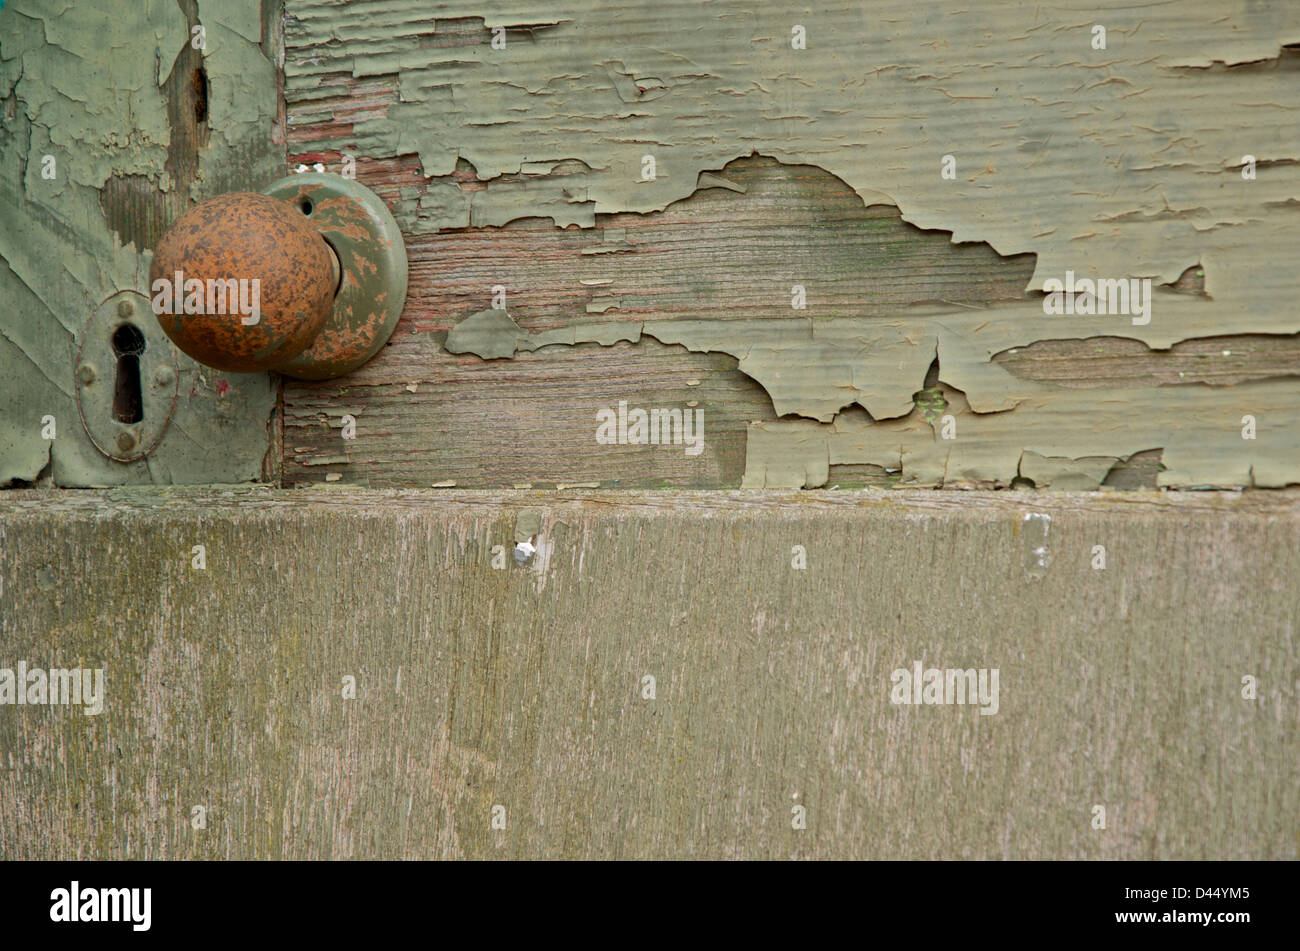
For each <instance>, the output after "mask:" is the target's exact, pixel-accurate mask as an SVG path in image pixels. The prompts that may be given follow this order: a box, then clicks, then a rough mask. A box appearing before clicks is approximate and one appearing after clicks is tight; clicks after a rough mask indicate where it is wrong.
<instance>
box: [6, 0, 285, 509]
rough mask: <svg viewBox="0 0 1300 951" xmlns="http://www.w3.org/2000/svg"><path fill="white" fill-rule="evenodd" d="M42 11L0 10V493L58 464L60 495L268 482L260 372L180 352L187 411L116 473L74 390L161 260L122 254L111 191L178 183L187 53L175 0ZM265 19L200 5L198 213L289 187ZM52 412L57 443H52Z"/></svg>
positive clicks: (28, 0)
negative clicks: (209, 204) (89, 334)
mask: <svg viewBox="0 0 1300 951" xmlns="http://www.w3.org/2000/svg"><path fill="white" fill-rule="evenodd" d="M45 7H46V5H45V4H41V3H39V2H36V0H14V2H13V3H9V4H8V5H7V6H6V7H5V9H4V11H3V13H0V34H3V35H4V37H5V40H4V43H3V46H0V103H3V106H4V107H3V110H2V111H0V128H2V129H3V134H2V135H0V225H2V226H0V300H4V301H5V304H6V306H5V307H4V308H3V309H0V366H3V367H4V370H5V374H6V377H7V379H6V384H5V386H4V387H3V388H0V485H4V484H6V483H9V482H12V481H15V480H17V481H20V482H30V481H32V480H34V479H36V478H37V477H38V476H39V475H40V472H41V470H42V469H44V468H45V467H46V465H47V464H49V463H52V477H53V481H54V482H55V483H56V484H58V485H66V486H85V485H114V484H121V483H140V482H204V483H208V482H241V481H248V480H254V479H258V478H260V477H261V475H262V466H263V457H264V456H265V455H266V452H267V448H268V445H269V442H268V434H267V421H268V418H269V416H270V413H271V409H272V407H273V405H274V398H275V390H274V385H273V383H272V381H271V379H270V378H269V377H268V376H265V375H255V376H234V375H224V374H218V373H215V372H214V371H211V370H209V369H207V368H205V367H201V366H199V365H198V364H195V363H194V362H193V361H191V360H189V359H188V358H186V357H184V356H183V355H180V356H179V359H178V365H179V367H180V401H179V403H178V405H177V408H176V415H175V417H174V419H173V421H172V424H171V426H170V427H169V430H168V435H167V438H165V439H164V440H163V442H162V443H161V444H160V445H159V446H158V448H157V449H156V450H154V451H153V452H152V453H151V454H150V455H149V456H147V457H146V458H145V459H144V460H141V461H139V462H136V463H130V464H120V463H115V462H112V461H110V460H109V459H108V458H107V457H105V456H104V455H102V454H101V453H100V452H99V451H98V450H96V449H95V448H94V446H93V444H92V443H91V442H90V440H89V438H88V437H87V436H86V434H85V431H84V429H83V427H82V424H81V421H80V419H79V417H78V415H77V410H76V404H75V389H74V387H75V382H74V380H73V378H72V371H73V366H74V362H73V358H74V355H75V354H76V350H77V347H78V345H79V342H80V334H81V332H82V329H83V327H84V325H85V323H86V321H87V320H88V319H89V318H90V315H91V313H92V312H93V311H94V310H95V308H96V307H97V306H98V305H99V304H100V303H101V302H102V301H104V300H105V299H107V298H108V297H110V296H111V295H112V294H114V293H116V292H117V291H121V290H134V291H141V292H143V291H147V289H148V269H149V260H150V257H151V254H150V251H149V250H148V249H147V248H143V247H139V246H137V245H136V244H135V243H134V242H133V241H131V240H129V239H128V241H127V243H126V244H123V242H122V238H121V236H120V234H119V229H117V228H115V227H114V224H113V222H111V221H110V220H109V219H108V217H107V215H106V213H105V210H104V206H103V204H102V190H103V189H104V188H105V187H106V184H107V183H108V182H110V180H120V179H122V178H124V177H135V178H136V179H137V180H139V181H142V182H149V183H152V187H153V188H154V189H156V190H157V192H158V193H159V194H162V193H166V192H168V191H169V190H171V189H173V188H175V187H177V184H178V183H177V182H175V181H173V180H172V174H173V170H174V168H175V165H174V163H172V162H171V161H170V160H171V158H172V154H171V149H170V147H171V146H172V144H173V136H174V135H175V134H176V133H177V130H176V129H175V128H173V126H172V124H171V121H170V120H169V111H168V110H169V102H168V88H167V83H168V77H169V76H170V75H171V74H172V70H173V64H174V63H175V62H177V61H179V60H181V59H182V58H184V57H189V56H190V54H187V53H186V51H187V50H189V51H191V52H194V51H193V47H192V46H191V32H190V28H189V21H188V19H187V16H186V14H185V12H183V10H182V8H181V5H179V4H178V3H176V2H175V0H145V2H140V3H135V4H127V5H122V4H116V5H113V7H112V9H102V8H99V7H96V6H95V5H93V4H79V5H63V6H62V7H61V8H59V9H57V10H48V9H46V8H45ZM261 15H262V11H261V5H260V4H259V3H258V2H255V0H238V2H227V3H220V4H218V3H215V2H208V3H202V4H200V5H198V7H197V12H196V16H197V19H198V22H200V23H201V24H202V26H203V28H204V31H205V40H206V43H205V48H204V49H203V50H202V51H201V52H202V66H203V72H204V73H205V74H206V77H207V84H208V86H207V91H206V106H205V108H206V123H207V127H208V129H209V132H210V134H209V135H208V138H207V142H206V145H205V147H204V149H203V150H202V152H201V153H200V154H198V155H197V163H198V164H197V169H196V170H195V172H196V173H195V177H194V181H193V182H192V183H191V187H190V189H189V192H190V193H189V195H188V198H189V199H198V198H200V197H205V196H207V195H210V194H215V193H218V192H222V191H228V190H231V189H236V188H240V189H247V188H250V187H260V186H261V185H262V184H265V182H266V181H268V180H270V179H272V178H274V177H277V176H278V175H280V174H283V168H284V164H283V161H284V160H283V150H282V148H281V149H277V148H276V147H274V146H273V144H272V142H271V133H272V122H273V120H274V118H275V116H276V114H277V108H278V107H277V92H276V66H275V64H274V63H273V62H271V61H270V60H269V59H267V57H266V56H264V55H263V53H262V51H261V49H260V47H259V42H260V38H261ZM46 156H49V157H50V158H49V159H47V158H46ZM127 230H128V231H129V229H127ZM139 233H143V232H137V234H139ZM145 319H152V318H149V317H147V316H146V317H145ZM105 360H106V361H107V362H109V363H111V355H105ZM45 416H53V417H54V418H55V420H56V427H57V428H56V438H55V439H54V440H53V441H45V440H43V439H42V438H41V429H42V427H41V424H40V421H41V420H42V418H43V417H45Z"/></svg>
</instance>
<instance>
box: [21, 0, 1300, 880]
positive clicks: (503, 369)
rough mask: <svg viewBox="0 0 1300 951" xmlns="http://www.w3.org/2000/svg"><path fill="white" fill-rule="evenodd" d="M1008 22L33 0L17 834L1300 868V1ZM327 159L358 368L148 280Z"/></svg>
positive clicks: (228, 848)
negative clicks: (349, 250)
mask: <svg viewBox="0 0 1300 951" xmlns="http://www.w3.org/2000/svg"><path fill="white" fill-rule="evenodd" d="M991 6H992V9H977V8H970V9H967V8H964V7H958V6H952V5H950V6H949V7H947V8H944V7H943V6H942V5H940V6H938V7H935V8H933V9H931V8H930V7H926V6H921V5H917V4H915V3H914V2H893V0H882V2H878V3H877V2H873V3H871V4H861V3H854V2H847V0H846V2H842V3H838V4H830V5H829V6H828V5H825V4H822V5H818V6H817V7H816V8H800V9H798V10H790V9H787V8H786V6H785V5H781V4H775V3H770V4H769V3H761V2H760V3H757V4H755V3H732V2H718V3H712V4H700V3H698V2H697V0H681V2H677V0H671V2H660V3H656V4H650V5H648V4H645V3H644V2H642V0H619V2H595V0H584V2H577V3H570V4H567V5H560V6H557V5H554V4H539V3H493V4H482V3H479V4H473V3H459V2H443V3H421V4H410V3H403V2H398V0H359V2H353V3H346V4H344V3H337V2H330V0H283V2H279V0H262V2H260V3H259V2H256V0H227V2H222V3H216V2H205V0H176V2H173V0H150V2H146V3H138V4H118V5H114V6H113V8H112V9H104V8H103V7H102V6H101V5H94V4H88V3H84V4H83V3H73V4H64V5H62V6H61V7H59V8H58V9H55V10H52V9H50V8H49V5H48V4H44V3H40V2H38V0H9V2H7V3H5V4H3V9H0V485H3V486H5V487H6V491H4V492H3V493H0V559H2V560H0V763H4V766H3V769H0V855H3V856H12V857H26V858H35V857H70V856H95V857H128V856H129V857H138V856H145V857H313V858H318V857H329V858H339V857H358V856H373V857H404V856H409V857H429V856H453V857H462V856H463V857H481V856H513V857H522V856H543V855H545V856H554V855H566V856H581V857H587V856H610V857H639V856H663V857H668V856H718V857H721V856H742V857H777V856H780V857H785V856H823V857H1061V858H1076V857H1078V858H1082V857H1092V858H1096V857H1126V858H1155V857H1159V858H1164V857H1188V858H1282V857H1287V858H1295V857H1297V850H1298V849H1300V826H1298V825H1297V819H1296V817H1297V815H1298V814H1300V793H1297V789H1298V788H1300V787H1298V785H1297V782H1296V780H1297V771H1296V770H1297V763H1298V762H1300V756H1298V755H1297V754H1300V746H1298V745H1297V740H1296V729H1295V728H1296V718H1297V715H1298V714H1300V670H1297V666H1296V653H1297V651H1296V648H1297V631H1298V629H1300V600H1298V597H1300V596H1298V591H1300V588H1298V586H1297V583H1296V578H1297V572H1298V571H1300V554H1298V553H1297V549H1298V542H1300V504H1298V503H1297V498H1296V495H1295V490H1294V488H1288V487H1290V486H1294V485H1296V484H1298V483H1300V379H1297V375H1296V370H1295V367H1296V361H1297V359H1300V343H1298V337H1297V334H1298V333H1300V319H1298V318H1297V316H1296V310H1295V307H1294V301H1295V299H1296V296H1297V290H1298V288H1297V281H1298V280H1300V278H1298V277H1297V274H1298V273H1300V272H1298V271H1297V269H1296V267H1295V241H1296V235H1297V228H1298V226H1300V218H1297V214H1296V212H1297V207H1300V164H1297V159H1296V157H1297V156H1298V155H1300V129H1298V127H1297V125H1296V122H1295V119H1294V108H1295V107H1294V102H1295V98H1296V91H1297V82H1298V81H1300V80H1298V78H1297V77H1298V75H1300V74H1298V73H1297V68H1298V67H1300V54H1298V53H1297V45H1300V15H1298V14H1297V12H1296V11H1293V10H1292V9H1290V8H1288V7H1287V6H1286V5H1281V4H1279V5H1261V4H1257V3H1253V2H1246V0H1241V2H1233V3H1228V4H1226V5H1225V4H1224V3H1222V2H1219V0H1216V2H1212V3H1211V2H1205V3H1200V2H1195V3H1185V4H1180V5H1176V6H1174V7H1171V8H1169V9H1166V8H1165V7H1159V8H1151V7H1150V6H1149V5H1144V4H1131V5H1123V4H1121V5H1115V6H1106V7H1104V8H1103V9H1098V10H1097V11H1092V12H1086V13H1081V12H1079V11H1078V10H1077V9H1075V8H1073V7H1068V5H1061V4H1034V5H1032V6H1022V5H1019V4H1004V5H991ZM308 170H315V171H324V172H326V173H332V174H338V175H342V176H345V177H348V178H355V179H356V181H358V182H360V183H362V184H364V185H366V186H367V187H368V188H370V189H371V190H373V191H374V192H375V193H376V194H378V195H379V196H380V197H381V198H382V199H383V200H384V202H385V203H386V204H387V206H388V207H389V209H390V210H391V212H392V214H393V216H394V217H395V219H396V221H397V223H398V225H399V226H400V228H401V231H402V234H403V237H404V239H405V243H406V254H407V263H408V270H409V283H408V290H407V302H406V307H405V310H404V311H403V314H402V317H401V320H400V322H399V323H398V325H397V328H396V331H395V332H394V333H393V335H392V337H391V339H390V340H389V342H388V344H387V346H385V347H384V349H383V350H382V351H381V352H380V353H379V354H378V355H377V356H375V357H374V358H373V359H372V360H371V361H370V362H369V363H367V364H366V365H365V366H364V367H362V368H361V369H359V370H357V371H356V372H353V373H350V374H348V375H346V376H342V377H339V378H337V379H333V380H328V381H320V382H309V381H301V380H293V379H287V378H281V377H279V376H276V375H273V374H230V373H222V372H218V371H215V370H212V369H210V368H208V367H205V366H202V365H200V364H198V363H196V362H194V361H193V360H191V359H189V358H188V357H186V356H185V355H184V354H183V353H179V352H177V351H175V350H173V349H171V348H170V347H169V345H168V343H167V340H166V338H165V337H163V336H161V335H160V333H159V331H158V330H157V328H156V326H155V325H154V324H153V323H152V322H151V321H152V317H151V316H150V315H149V314H148V313H147V312H146V313H140V312H138V311H132V310H131V309H130V307H129V306H124V304H123V301H124V300H126V299H127V298H128V297H129V295H130V293H131V292H135V293H141V294H144V293H147V287H148V271H149V264H150V260H151V258H152V254H153V250H154V248H155V247H156V246H157V243H158V241H159V239H160V237H161V236H162V234H163V233H164V231H165V230H166V228H167V227H168V226H169V225H170V224H171V223H172V222H173V221H174V220H175V219H176V218H177V217H178V216H179V215H180V214H181V213H182V212H183V211H185V210H186V209H187V208H189V207H191V206H192V205H194V204H195V203H196V202H198V201H200V200H201V199H203V198H207V197H210V196H213V195H217V194H222V193H224V192H228V191H258V190H260V189H262V188H263V187H265V186H266V185H267V183H268V182H270V181H271V180H273V179H276V178H279V177H280V176H282V175H285V174H286V173H292V172H294V171H308ZM238 239H239V236H238V235H237V234H232V235H230V236H229V240H230V241H237V240H238ZM124 295H125V296H124ZM123 324H126V325H130V326H133V327H136V328H137V329H138V331H139V333H140V335H141V336H140V340H141V342H140V343H139V344H138V346H139V347H140V348H142V349H141V350H140V353H141V354H144V355H139V354H137V352H136V351H135V350H131V351H130V352H127V351H125V350H123V349H122V348H121V347H117V349H114V347H115V346H116V345H110V344H107V343H105V341H107V340H110V337H108V336H106V335H105V334H103V333H100V332H99V330H101V329H102V328H104V327H110V326H121V325H123ZM92 331H93V332H92ZM146 355H147V356H146ZM137 356H138V359H136V358H137ZM133 360H134V361H135V362H132V361H133ZM153 360H157V361H160V362H159V363H158V364H157V365H156V366H157V367H159V368H161V375H155V376H150V375H149V374H154V373H155V372H156V371H155V369H154V367H155V364H153V363H149V362H148V361H153ZM87 365H90V366H91V369H90V370H89V371H87V370H86V369H85V367H86V366H87ZM142 368H143V369H142ZM169 371H170V373H171V375H168V373H169ZM140 373H144V374H145V375H146V377H147V379H145V387H146V390H147V389H148V387H149V386H150V385H152V384H151V383H150V381H157V380H165V381H166V387H165V388H166V399H163V398H161V397H158V398H156V399H155V402H154V403H150V402H149V400H148V399H146V400H145V402H144V404H143V406H142V409H141V410H140V412H141V414H142V416H143V419H142V420H139V421H138V422H139V426H140V430H139V431H140V432H142V433H144V434H146V435H145V436H133V437H132V442H131V444H130V446H129V447H128V448H127V449H122V450H121V451H114V450H113V449H112V448H111V445H109V443H111V434H112V432H113V430H112V425H113V423H112V414H113V413H114V412H116V411H115V409H114V402H113V394H114V393H116V392H117V389H116V388H117V387H118V386H120V385H125V384H122V383H121V381H122V380H124V379H125V380H128V382H129V380H130V379H133V377H132V374H137V375H138V374H140ZM109 381H112V383H111V386H110V385H109ZM161 385H162V384H159V386H161ZM173 391H174V392H173ZM97 394H98V395H97ZM150 399H154V398H152V397H151V398H150ZM105 432H108V433H109V439H108V442H106V439H105V437H104V435H103V434H104V433H105ZM106 446H107V447H108V448H106ZM119 448H120V447H119ZM58 671H75V672H77V673H78V677H79V678H81V674H82V673H84V674H85V677H84V681H85V684H84V685H85V690H84V691H82V692H81V693H79V694H76V695H74V696H72V697H71V699H69V694H68V690H67V689H66V683H65V684H64V689H63V690H62V693H61V694H60V691H59V690H57V689H54V687H53V685H54V684H55V683H56V681H57V679H58V677H60V676H62V675H61V674H59V673H57V672H58ZM94 671H98V672H99V674H98V675H94V674H93V673H92V672H94ZM38 672H39V676H38ZM96 676H98V679H96ZM78 682H81V680H80V679H79V681H78ZM38 683H43V684H44V685H45V686H44V687H43V688H41V689H37V688H36V685H37V684H38ZM96 683H98V684H99V685H100V687H99V688H96V687H94V686H93V685H94V684H96ZM29 690H30V691H34V692H31V693H30V700H29ZM97 690H98V692H96V691H97ZM78 706H79V707H81V709H77V708H78Z"/></svg>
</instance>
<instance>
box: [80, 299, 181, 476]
mask: <svg viewBox="0 0 1300 951" xmlns="http://www.w3.org/2000/svg"><path fill="white" fill-rule="evenodd" d="M179 376H180V375H179V373H178V371H177V364H176V351H175V349H174V348H173V347H172V342H171V341H170V340H168V339H167V335H166V334H165V333H163V331H162V328H161V327H160V326H159V325H158V321H157V320H155V319H154V316H153V314H152V313H151V312H150V310H149V298H147V297H145V296H144V295H143V294H137V293H136V292H135V291H118V292H117V293H116V294H114V295H113V296H111V297H109V298H108V299H107V300H106V301H104V302H103V303H102V304H100V305H99V306H98V307H97V308H95V312H94V313H93V314H91V315H90V319H89V320H88V321H86V326H85V328H84V329H83V330H82V332H81V337H80V340H78V342H77V357H76V362H75V365H74V366H73V384H74V385H75V386H76V388H77V412H78V413H80V415H81V423H82V425H83V426H84V427H85V429H86V434H87V435H88V436H89V437H90V441H91V442H92V443H94V445H95V448H96V449H98V450H99V451H100V452H102V453H103V454H104V455H106V456H108V458H110V459H113V460H115V461H117V462H135V461H137V460H140V459H143V458H144V457H145V456H147V455H149V453H150V452H152V451H153V450H154V448H155V447H156V446H157V445H158V444H159V443H160V442H161V441H162V438H163V434H164V433H165V432H166V431H167V425H168V424H169V423H170V422H171V418H172V414H173V413H174V412H175V411H176V401H177V399H178V396H179V390H180V385H179Z"/></svg>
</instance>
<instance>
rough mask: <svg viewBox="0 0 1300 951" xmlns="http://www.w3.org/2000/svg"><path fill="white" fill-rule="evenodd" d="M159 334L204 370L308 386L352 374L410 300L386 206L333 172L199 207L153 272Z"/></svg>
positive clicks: (173, 234) (175, 232) (165, 240)
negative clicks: (275, 375)
mask: <svg viewBox="0 0 1300 951" xmlns="http://www.w3.org/2000/svg"><path fill="white" fill-rule="evenodd" d="M149 287H150V299H151V302H152V306H153V311H154V314H155V315H156V316H157V318H158V322H159V324H160V325H161V327H162V329H163V331H164V332H165V333H166V334H167V336H168V337H169V338H170V339H171V341H172V342H173V343H174V344H175V345H176V346H177V347H178V348H179V349H180V350H181V351H183V352H184V353H185V354H187V355H188V356H190V357H192V358H193V359H194V360H196V361H198V362H199V363H202V364H205V365H206V366H210V367H213V368H215V369H218V370H224V371H227V372H231V373H257V372H266V371H277V372H280V373H284V374H287V375H289V376H295V377H300V378H303V379H327V378H329V377H334V376H338V375H340V374H343V373H347V372H349V371H351V370H353V369H355V368H356V367H358V366H360V365H361V364H362V363H364V362H365V361H366V360H368V359H369V358H370V357H371V356H373V355H374V353H375V352H377V351H378V350H379V349H380V348H381V347H382V346H383V345H384V344H385V343H386V342H387V340H388V337H389V336H390V335H391V334H392V331H393V327H394V326H395V325H396V323H397V318H398V317H399V316H400V314H401V311H402V306H403V304H404V303H405V300H406V250H405V245H404V242H403V241H402V236H401V232H400V231H399V230H398V228H397V224H396V222H394V221H393V218H392V215H390V214H389V212H388V209H387V207H385V205H384V203H383V202H382V201H381V200H380V199H379V198H378V196H376V195H375V194H374V193H373V192H371V191H369V189H366V188H365V187H364V186H362V185H358V184H357V183H356V182H355V181H353V180H350V179H344V178H342V177H340V176H337V175H328V174H324V173H312V174H304V175H290V176H288V177H287V178H283V179H280V180H279V181H278V182H275V183H273V184H272V185H271V186H269V187H268V188H267V190H266V192H265V193H261V194H259V193H256V192H231V193H229V194H225V195H218V196H217V197H215V198H209V199H208V200H206V201H203V202H201V203H200V204H198V205H196V206H195V207H194V208H192V209H190V210H189V211H188V212H186V213H185V214H184V215H182V216H181V217H180V218H179V219H178V220H177V221H176V222H175V223H174V224H173V225H172V226H171V227H170V228H169V229H168V230H167V232H166V233H165V234H164V235H163V237H162V239H161V240H160V241H159V242H158V247H157V248H156V249H155V251H154V257H153V262H152V264H151V265H150V268H149Z"/></svg>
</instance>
